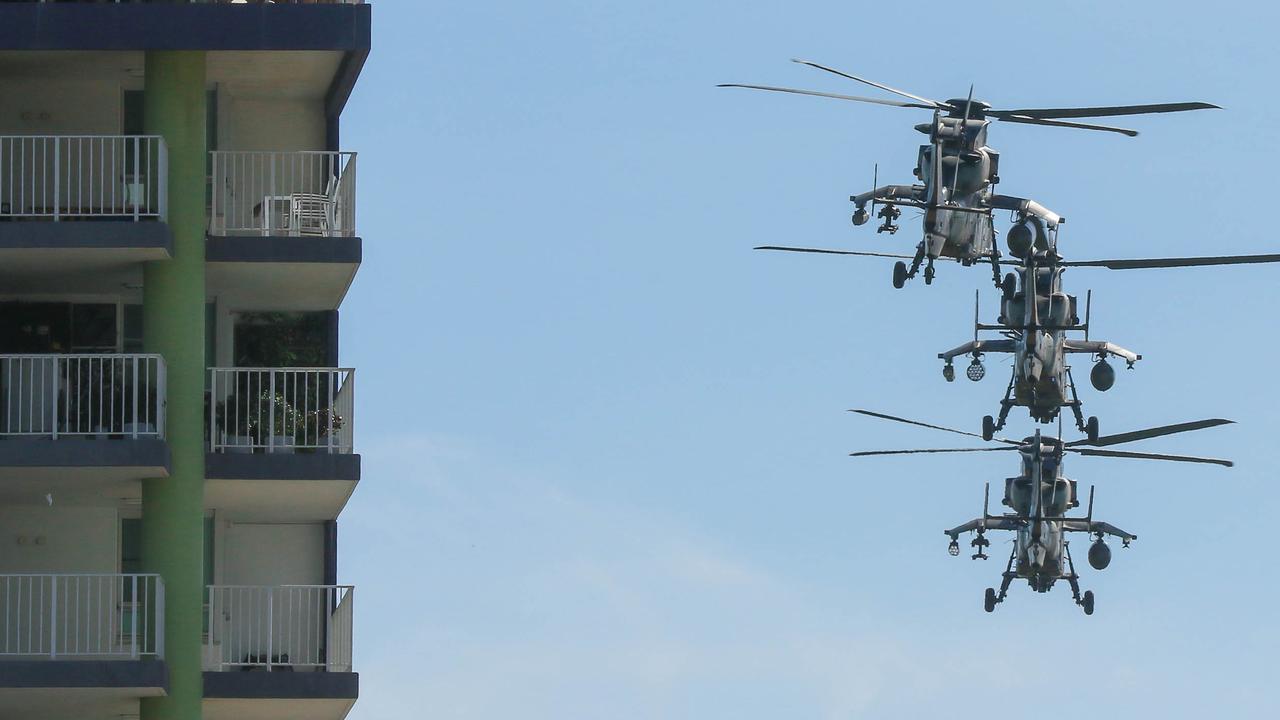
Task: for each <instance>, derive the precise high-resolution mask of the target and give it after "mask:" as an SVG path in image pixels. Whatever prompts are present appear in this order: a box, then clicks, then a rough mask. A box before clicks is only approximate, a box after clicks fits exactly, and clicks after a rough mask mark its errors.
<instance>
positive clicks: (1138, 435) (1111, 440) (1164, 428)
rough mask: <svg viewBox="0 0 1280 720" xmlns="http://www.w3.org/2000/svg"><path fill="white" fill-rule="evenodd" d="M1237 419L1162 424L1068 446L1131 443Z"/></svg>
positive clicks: (1231, 423) (1102, 445)
mask: <svg viewBox="0 0 1280 720" xmlns="http://www.w3.org/2000/svg"><path fill="white" fill-rule="evenodd" d="M1233 424H1235V420H1223V419H1222V418H1210V419H1208V420H1195V421H1192V422H1184V423H1177V424H1176V425H1161V426H1160V427H1153V428H1147V429H1146V430H1134V431H1133V432H1127V433H1117V434H1115V435H1103V436H1102V437H1100V438H1098V439H1097V440H1092V441H1091V440H1076V441H1074V442H1069V443H1067V444H1066V447H1069V448H1071V447H1078V446H1081V445H1088V446H1090V447H1106V446H1108V445H1120V444H1122V443H1131V442H1134V441H1136V440H1146V439H1148V438H1154V437H1163V436H1165V435H1176V434H1177V433H1184V432H1191V431H1192V430H1203V429H1205V428H1211V427H1218V426H1219V425H1233Z"/></svg>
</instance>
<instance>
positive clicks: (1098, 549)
mask: <svg viewBox="0 0 1280 720" xmlns="http://www.w3.org/2000/svg"><path fill="white" fill-rule="evenodd" d="M851 412H855V413H858V414H860V415H866V416H869V417H873V418H878V419H881V420H890V421H893V422H899V423H905V424H908V425H916V426H919V427H926V428H931V429H934V430H942V431H945V432H950V433H956V434H959V435H966V436H969V437H975V438H976V437H979V436H978V435H976V434H974V433H970V432H965V431H964V430H957V429H955V428H949V427H944V426H941V425H933V424H930V423H924V422H919V421H916V420H909V419H907V418H901V417H896V416H893V415H886V414H883V413H878V412H872V411H870V410H852V411H851ZM1231 422H1232V421H1230V420H1223V419H1220V418H1214V419H1208V420H1198V421H1194V422H1187V423H1179V424H1176V425H1164V426H1161V427H1155V428H1148V429H1145V430H1135V431H1133V432H1127V433H1120V434H1117V435H1108V436H1103V437H1098V438H1094V439H1090V440H1077V441H1074V442H1067V443H1064V442H1062V439H1061V438H1056V439H1055V438H1049V437H1044V436H1042V435H1041V432H1040V431H1039V430H1036V433H1035V435H1033V436H1031V437H1027V438H1024V439H1023V440H1022V441H1020V442H1019V441H1016V440H1009V439H1006V438H987V439H988V440H994V441H995V442H997V443H1000V445H997V446H994V447H992V446H988V447H977V448H920V449H909V450H866V451H860V452H853V453H850V456H852V457H868V456H875V455H911V454H921V453H973V452H991V451H1000V450H1016V451H1017V452H1018V454H1019V455H1021V460H1022V465H1021V470H1020V472H1019V473H1018V475H1016V476H1014V477H1011V478H1007V479H1005V483H1004V499H1003V500H1002V501H1001V502H1002V504H1003V505H1004V506H1006V507H1008V508H1009V509H1010V510H1011V512H1007V513H1003V514H999V515H992V514H991V513H990V511H989V507H988V498H989V496H990V483H987V491H986V494H985V495H984V499H983V506H982V516H981V517H978V518H975V519H973V520H970V521H969V522H966V523H964V524H962V525H958V526H956V527H954V528H951V529H949V530H944V531H943V532H944V533H945V534H946V535H947V536H948V537H949V538H951V542H950V544H948V546H947V552H948V553H949V554H950V555H952V556H955V555H959V554H960V535H962V534H964V533H969V532H972V533H975V537H974V538H973V539H972V540H971V541H970V543H969V544H970V546H972V547H974V548H976V550H977V552H976V553H975V554H974V555H973V559H974V560H986V559H987V558H988V555H987V554H986V552H985V550H986V548H988V547H990V546H991V541H990V540H989V539H987V537H986V533H987V531H989V530H1007V531H1011V532H1013V533H1015V537H1014V545H1013V550H1012V551H1011V552H1010V554H1009V561H1008V564H1007V565H1006V566H1005V570H1004V572H1003V573H1002V574H1001V581H1000V589H999V590H998V591H997V590H996V589H995V588H990V587H989V588H987V589H986V593H985V595H984V597H983V609H985V610H986V611H987V612H992V611H994V610H995V607H996V605H998V604H1000V603H1002V602H1004V600H1005V598H1006V597H1007V595H1008V592H1009V586H1010V584H1011V583H1012V582H1013V581H1014V580H1017V579H1024V580H1026V581H1027V584H1028V585H1030V587H1031V589H1032V590H1034V591H1036V592H1038V593H1044V592H1048V591H1049V590H1050V589H1052V588H1053V586H1054V584H1055V583H1057V582H1058V581H1059V580H1065V581H1067V583H1068V584H1069V585H1070V586H1071V594H1072V597H1073V599H1074V600H1075V602H1076V604H1077V605H1079V606H1080V607H1081V608H1082V609H1083V610H1084V612H1085V614H1086V615H1092V614H1093V609H1094V595H1093V592H1092V591H1088V590H1086V591H1085V592H1084V593H1081V592H1080V576H1079V575H1078V574H1077V573H1076V569H1075V562H1074V561H1073V560H1072V558H1071V549H1070V543H1069V542H1068V541H1067V535H1068V534H1069V533H1085V534H1086V535H1092V536H1093V538H1094V540H1093V543H1092V545H1091V546H1090V547H1089V553H1088V558H1089V564H1090V565H1091V566H1092V567H1093V568H1094V569H1095V570H1104V569H1106V568H1107V566H1108V565H1110V563H1111V548H1110V547H1109V546H1108V545H1107V544H1106V541H1105V538H1106V537H1107V536H1111V537H1115V538H1119V539H1120V542H1121V544H1122V546H1123V547H1126V548H1127V547H1129V543H1130V542H1132V541H1133V540H1136V539H1137V537H1138V536H1137V535H1134V534H1133V533H1130V532H1127V531H1125V530H1121V529H1120V528H1118V527H1116V526H1114V525H1112V524H1110V523H1106V522H1102V521H1099V520H1094V519H1093V488H1092V487H1091V488H1090V489H1089V505H1088V508H1087V512H1086V514H1085V516H1084V517H1071V516H1068V515H1067V512H1069V511H1070V510H1072V509H1074V508H1077V507H1079V506H1080V501H1079V499H1078V492H1077V487H1078V483H1077V481H1076V480H1071V479H1069V478H1067V477H1066V476H1064V475H1063V474H1062V466H1063V460H1064V458H1065V455H1066V453H1075V454H1078V455H1084V456H1096V457H1111V458H1136V459H1142V460H1164V461H1172V462H1188V463H1204V464H1213V465H1221V466H1224V467H1231V466H1232V465H1233V463H1232V462H1231V461H1230V460H1221V459H1218V458H1207V457H1195V456H1190V455H1172V454H1167V453H1148V452H1133V451H1127V450H1107V449H1103V448H1105V447H1107V446H1113V445H1120V444H1124V443H1130V442H1134V441H1137V440H1146V439H1149V438H1155V437H1161V436H1166V435H1173V434H1177V433H1183V432H1190V431H1193V430H1202V429H1204V428H1210V427H1216V426H1219V425H1226V424H1229V423H1231Z"/></svg>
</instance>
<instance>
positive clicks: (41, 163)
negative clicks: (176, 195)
mask: <svg viewBox="0 0 1280 720" xmlns="http://www.w3.org/2000/svg"><path fill="white" fill-rule="evenodd" d="M168 165H169V151H168V146H167V145H166V144H165V141H164V138H163V137H161V136H159V135H0V218H24V219H37V220H52V221H54V222H57V221H60V220H90V219H101V218H110V219H128V220H134V221H138V220H156V219H158V220H165V219H166V218H167V217H168V213H169V208H168V189H167V188H168V172H169V168H168Z"/></svg>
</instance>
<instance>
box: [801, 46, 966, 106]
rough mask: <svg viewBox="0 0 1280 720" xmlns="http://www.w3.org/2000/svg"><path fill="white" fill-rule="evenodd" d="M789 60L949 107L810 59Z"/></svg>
mask: <svg viewBox="0 0 1280 720" xmlns="http://www.w3.org/2000/svg"><path fill="white" fill-rule="evenodd" d="M791 62H793V63H800V64H801V65H808V66H809V67H811V68H817V69H819V70H825V71H826V72H829V73H832V74H835V75H839V76H840V77H842V78H848V79H850V80H854V81H857V82H860V83H865V84H867V85H870V86H871V87H874V88H880V89H881V90H884V91H885V92H891V93H893V94H894V95H901V96H902V97H905V98H911V99H912V100H919V101H920V102H922V103H928V104H929V105H930V106H932V107H935V108H943V109H946V108H950V107H951V106H950V105H947V104H945V103H940V102H938V101H937V100H930V99H929V98H927V97H920V96H919V95H912V94H911V93H909V92H906V91H904V90H898V89H897V88H891V87H889V86H888V85H885V84H883V83H878V82H876V81H875V80H868V79H866V78H860V77H858V76H857V75H850V74H849V73H847V72H843V71H840V70H836V69H835V68H832V67H827V66H826V65H819V64H818V63H816V62H813V61H812V60H800V59H798V58H791Z"/></svg>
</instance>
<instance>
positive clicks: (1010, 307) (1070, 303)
mask: <svg viewBox="0 0 1280 720" xmlns="http://www.w3.org/2000/svg"><path fill="white" fill-rule="evenodd" d="M1057 236H1058V232H1057V228H1054V227H1050V226H1048V225H1047V224H1046V223H1043V222H1042V221H1041V220H1040V218H1038V217H1035V216H1030V215H1027V216H1022V217H1020V218H1019V220H1018V222H1017V223H1016V224H1015V225H1014V227H1013V229H1012V230H1011V231H1010V232H1009V234H1008V242H1009V249H1010V252H1011V253H1012V254H1013V255H1014V256H1015V257H1017V258H1018V259H1019V260H1021V264H1020V265H1019V266H1017V268H1016V273H1015V272H1011V273H1009V274H1007V275H1006V276H1005V277H1004V279H1003V280H1002V281H1001V283H1000V288H1001V302H1000V316H999V318H998V319H997V323H996V324H994V325H988V324H983V323H981V322H980V320H979V312H978V310H979V308H978V298H977V294H976V293H975V297H974V319H973V320H974V331H973V340H972V341H970V342H967V343H965V344H963V345H961V346H959V347H956V348H954V349H951V350H948V351H946V352H943V353H939V354H938V358H939V359H941V360H943V362H944V363H945V364H944V365H943V369H942V374H943V377H944V378H945V379H946V380H947V381H948V382H951V381H953V380H954V379H955V368H954V367H953V365H952V362H953V360H954V359H955V358H957V357H960V356H963V355H968V356H970V357H971V362H970V364H969V367H968V368H966V371H965V375H966V376H967V377H968V378H969V379H970V380H973V381H975V382H976V381H978V380H981V379H982V378H983V377H984V376H985V375H986V370H985V368H984V366H983V364H982V356H983V355H984V354H986V353H1008V354H1010V355H1012V356H1013V360H1014V362H1013V371H1012V373H1011V377H1010V380H1009V384H1008V386H1007V388H1006V389H1005V395H1004V397H1003V398H1002V399H1001V401H1000V411H999V413H998V414H997V415H996V416H995V417H992V416H991V415H987V416H985V417H983V419H982V435H983V437H984V438H987V439H990V438H991V436H992V435H993V434H994V433H996V432H998V431H1000V430H1001V429H1003V428H1004V426H1005V421H1006V420H1007V418H1008V415H1009V411H1010V409H1011V408H1013V407H1025V408H1027V410H1028V412H1029V414H1030V415H1031V417H1032V419H1034V420H1035V421H1037V422H1040V423H1049V422H1052V421H1053V420H1055V419H1057V418H1058V415H1059V413H1060V411H1061V409H1062V408H1070V409H1071V411H1072V414H1073V415H1074V418H1075V423H1076V427H1077V429H1079V430H1080V431H1081V432H1083V433H1085V434H1086V435H1087V436H1088V437H1089V438H1096V437H1097V436H1098V418H1097V417H1090V418H1089V419H1088V420H1086V419H1085V417H1084V412H1083V409H1082V403H1081V401H1080V397H1079V394H1078V393H1077V391H1076V384H1075V379H1074V377H1073V376H1072V374H1071V366H1070V364H1068V357H1069V356H1070V355H1071V354H1089V355H1092V356H1093V358H1094V365H1093V368H1092V370H1091V371H1090V373H1089V381H1090V383H1091V384H1092V385H1093V387H1094V389H1095V390H1097V391H1099V392H1106V391H1107V390H1110V389H1111V387H1112V386H1113V385H1114V384H1115V380H1116V371H1115V368H1114V367H1113V366H1112V365H1111V364H1110V363H1109V362H1108V358H1119V359H1121V360H1123V361H1124V362H1125V364H1126V366H1127V367H1128V368H1129V369H1132V368H1133V366H1134V364H1135V363H1136V362H1137V361H1138V360H1141V359H1142V356H1141V355H1139V354H1138V353H1135V352H1133V351H1131V350H1128V349H1126V348H1124V347H1121V346H1120V345H1116V344H1114V343H1110V342H1107V341H1103V340H1091V339H1090V338H1089V325H1090V314H1091V312H1090V310H1091V306H1092V291H1090V292H1089V294H1088V295H1087V296H1086V301H1085V319H1084V322H1083V323H1081V322H1080V317H1079V314H1078V303H1077V298H1076V297H1075V296H1074V295H1069V294H1067V293H1066V292H1064V291H1063V288H1062V274H1063V272H1064V271H1065V270H1066V269H1067V268H1069V267H1103V268H1109V269H1115V270H1125V269H1152V268H1166V267H1189V266H1206V265H1232V264H1251V263H1267V262H1277V261H1280V254H1270V255H1236V256H1217V257H1185V258H1138V259H1131V260H1084V261H1067V260H1063V259H1062V257H1061V256H1059V255H1058V253H1057ZM983 331H994V332H998V333H1000V334H1001V335H1003V337H1002V338H1001V339H982V338H980V337H979V333H980V332H983ZM1070 332H1083V333H1084V338H1083V339H1080V338H1072V337H1069V336H1068V333H1070Z"/></svg>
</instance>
